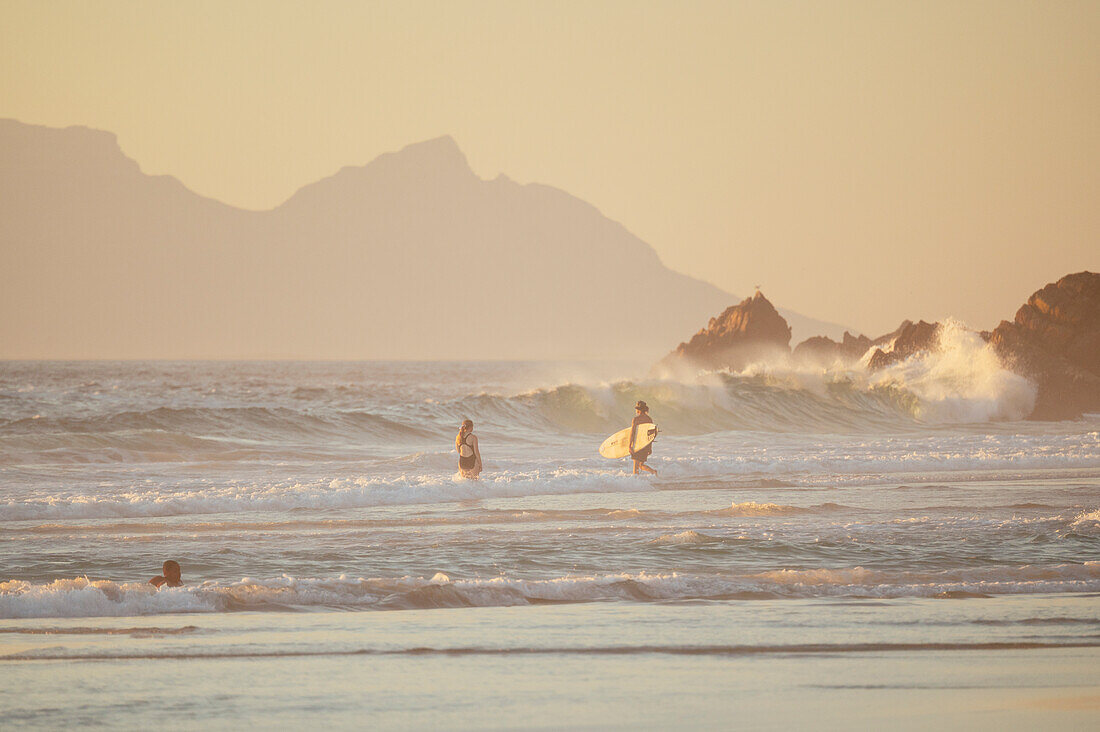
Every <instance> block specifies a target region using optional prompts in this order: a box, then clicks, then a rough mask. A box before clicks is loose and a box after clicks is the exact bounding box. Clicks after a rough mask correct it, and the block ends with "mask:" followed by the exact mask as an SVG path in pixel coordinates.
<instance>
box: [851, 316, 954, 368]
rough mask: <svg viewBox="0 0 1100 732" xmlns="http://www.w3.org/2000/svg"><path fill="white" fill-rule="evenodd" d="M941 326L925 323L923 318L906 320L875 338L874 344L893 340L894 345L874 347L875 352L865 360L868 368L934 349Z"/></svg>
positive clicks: (885, 364)
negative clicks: (885, 349)
mask: <svg viewBox="0 0 1100 732" xmlns="http://www.w3.org/2000/svg"><path fill="white" fill-rule="evenodd" d="M941 327H942V326H941V325H940V324H939V323H926V322H924V321H923V320H922V321H920V322H919V323H913V322H911V321H908V320H907V321H905V322H904V323H902V324H901V327H899V328H898V329H897V330H896V331H894V332H893V333H890V334H888V335H885V336H882V337H880V338H876V339H875V344H876V345H880V344H881V345H885V344H886V343H888V342H889V341H890V340H893V341H894V347H893V349H891V350H889V351H883V350H882V349H881V348H877V349H875V352H874V353H873V354H871V359H870V361H868V362H867V368H868V370H870V371H877V370H879V369H881V368H884V367H886V366H889V365H890V364H893V363H897V362H898V361H904V360H905V359H907V358H909V357H910V356H915V355H916V354H918V353H928V352H931V351H934V350H936V349H937V348H939V340H940V328H941Z"/></svg>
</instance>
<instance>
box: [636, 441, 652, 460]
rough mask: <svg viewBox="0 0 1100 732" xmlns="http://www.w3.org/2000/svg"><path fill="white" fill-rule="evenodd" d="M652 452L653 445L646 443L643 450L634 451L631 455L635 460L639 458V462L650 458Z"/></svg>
mask: <svg viewBox="0 0 1100 732" xmlns="http://www.w3.org/2000/svg"><path fill="white" fill-rule="evenodd" d="M652 453H653V445H646V446H645V447H643V448H642V449H641V450H638V451H637V452H635V453H632V454H631V455H630V457H631V458H632V459H634V460H637V461H638V462H639V463H644V462H645V461H646V458H648V457H649V456H650V455H651V454H652Z"/></svg>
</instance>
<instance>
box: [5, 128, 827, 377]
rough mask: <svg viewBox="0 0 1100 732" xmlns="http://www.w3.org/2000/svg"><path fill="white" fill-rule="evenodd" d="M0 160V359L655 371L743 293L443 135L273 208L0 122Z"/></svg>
mask: <svg viewBox="0 0 1100 732" xmlns="http://www.w3.org/2000/svg"><path fill="white" fill-rule="evenodd" d="M0 166H2V168H0V314H2V317H0V358H120V359H121V358H167V359H183V358H212V359H249V358H303V359H435V358H447V359H507V358H516V359H578V358H624V359H627V358H638V359H650V358H653V357H655V356H656V355H659V354H660V353H662V352H664V351H667V349H668V348H669V347H670V345H672V344H675V343H676V342H677V341H678V339H679V335H680V334H681V333H682V332H684V331H685V330H688V329H693V328H695V327H697V324H698V323H699V322H701V321H704V320H705V319H706V318H707V317H709V315H710V314H711V313H712V312H715V311H718V310H721V309H723V308H724V307H726V306H727V305H729V304H730V303H732V302H735V301H736V300H737V298H735V297H734V296H733V295H730V294H727V293H725V292H723V291H721V290H719V289H718V288H716V287H714V286H712V285H710V284H707V283H705V282H702V281H699V280H696V279H693V278H691V277H688V276H686V275H682V274H679V273H677V272H673V271H672V270H669V269H668V268H666V267H664V265H663V264H661V261H660V259H659V257H658V256H657V254H656V252H655V251H654V250H653V249H652V248H651V247H650V246H649V245H648V244H646V243H645V242H643V241H642V240H640V239H638V238H637V237H636V236H634V235H632V234H631V233H630V232H629V231H627V230H626V229H625V228H624V227H623V226H622V225H621V224H619V223H617V222H615V221H612V220H610V219H608V218H607V217H605V216H603V214H601V213H600V212H599V211H598V210H597V209H596V208H595V207H593V206H591V205H590V204H588V203H585V202H584V201H582V200H580V199H578V198H575V197H574V196H571V195H569V194H567V193H565V192H563V191H561V190H558V189H555V188H552V187H550V186H544V185H539V184H527V185H521V184H518V183H516V182H514V181H512V180H510V179H508V178H507V177H506V176H503V175H501V176H498V177H497V178H495V179H493V180H483V179H481V178H479V177H477V176H476V175H475V174H474V172H473V171H472V170H471V169H470V167H469V165H468V163H467V161H466V158H465V156H464V155H463V154H462V152H461V150H460V149H459V148H458V145H457V144H456V143H455V142H454V140H453V139H451V138H449V137H442V138H437V139H435V140H429V141H426V142H421V143H417V144H413V145H409V146H408V147H406V148H404V149H402V150H401V151H398V152H394V153H387V154H384V155H381V156H379V157H378V158H376V159H375V160H373V161H371V162H370V163H367V164H366V165H363V166H349V167H345V168H343V169H341V170H340V171H338V172H337V173H335V174H334V175H332V176H329V177H328V178H324V179H322V180H319V181H316V182H314V183H311V184H308V185H306V186H304V187H302V188H301V189H300V190H298V191H297V192H296V193H295V194H294V195H292V196H291V197H290V198H288V199H287V200H286V201H284V202H283V203H282V204H280V205H279V206H277V207H275V208H273V209H271V210H268V211H246V210H243V209H239V208H235V207H233V206H229V205H227V204H224V203H221V202H219V201H216V200H213V199H210V198H205V197H203V196H200V195H198V194H196V193H194V192H192V191H190V190H189V189H187V188H186V187H185V186H184V185H183V184H182V183H180V182H179V181H178V180H176V179H175V178H172V177H171V176H150V175H146V174H144V173H142V172H141V169H140V167H139V166H138V164H137V163H136V162H135V161H134V160H132V159H130V158H128V157H126V156H125V155H124V154H123V153H122V151H121V149H120V148H119V146H118V142H117V139H116V138H115V136H114V135H113V134H111V133H108V132H102V131H98V130H92V129H89V128H84V127H69V128H64V129H58V128H47V127H41V126H35V125H27V124H23V123H21V122H18V121H15V120H0ZM643 296H644V297H643ZM644 300H648V302H650V303H652V307H651V308H648V309H646V310H645V315H644V317H639V316H638V315H637V303H639V302H640V301H644ZM781 312H782V313H783V314H784V316H785V317H786V318H787V320H788V321H789V322H790V323H791V325H792V328H793V329H794V331H795V333H796V338H798V337H805V336H808V335H814V334H824V335H833V336H839V334H840V332H841V331H842V330H843V328H842V327H840V326H836V325H834V324H830V323H823V322H821V321H815V320H812V319H810V318H806V317H805V316H801V315H798V314H796V313H790V312H789V311H783V310H781Z"/></svg>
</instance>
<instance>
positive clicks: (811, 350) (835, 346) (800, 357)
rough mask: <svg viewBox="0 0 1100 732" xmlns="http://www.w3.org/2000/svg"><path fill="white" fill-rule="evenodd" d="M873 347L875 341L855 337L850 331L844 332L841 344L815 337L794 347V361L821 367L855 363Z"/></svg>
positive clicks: (825, 338)
mask: <svg viewBox="0 0 1100 732" xmlns="http://www.w3.org/2000/svg"><path fill="white" fill-rule="evenodd" d="M872 345H874V341H872V340H871V339H870V338H868V337H867V336H865V335H862V334H861V335H858V336H854V335H852V334H851V333H849V332H848V331H844V338H843V339H842V340H841V341H840V342H839V343H838V342H836V341H834V340H833V339H832V338H829V337H828V336H814V337H813V338H807V339H806V340H804V341H802V342H801V343H799V344H798V345H797V346H795V347H794V359H795V360H796V361H798V362H800V363H808V364H819V365H829V364H834V363H837V362H840V363H845V362H854V361H858V360H859V359H861V358H862V357H863V354H865V353H867V349H869V348H870V347H871V346H872Z"/></svg>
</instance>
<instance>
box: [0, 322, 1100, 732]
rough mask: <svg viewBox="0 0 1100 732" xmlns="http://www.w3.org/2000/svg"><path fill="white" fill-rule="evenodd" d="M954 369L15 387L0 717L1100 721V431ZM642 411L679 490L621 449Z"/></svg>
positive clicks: (216, 371) (122, 377) (285, 367)
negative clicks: (644, 471)
mask: <svg viewBox="0 0 1100 732" xmlns="http://www.w3.org/2000/svg"><path fill="white" fill-rule="evenodd" d="M957 338H958V342H957V343H955V344H954V346H953V347H952V348H949V349H947V351H946V352H945V353H944V354H941V355H940V356H938V357H937V358H935V359H925V360H923V361H921V360H917V361H910V362H906V363H903V364H899V365H897V366H896V367H892V368H891V369H887V370H886V371H884V372H879V373H877V374H875V375H873V376H869V375H867V374H866V372H864V371H862V370H861V369H855V370H845V369H843V368H839V367H838V368H835V369H828V368H826V369H807V368H794V367H792V366H791V365H790V364H771V365H758V366H754V367H753V368H750V369H748V370H746V371H745V372H742V373H726V372H719V373H701V374H694V375H686V376H685V375H680V376H679V377H678V378H676V379H670V378H652V377H647V376H644V374H646V368H645V367H644V366H638V365H632V364H607V363H601V364H557V363H323V364H316V363H281V362H268V363H163V362H155V363H154V362H150V363H105V362H95V363H30V362H9V363H4V364H0V670H2V671H0V676H2V678H3V679H4V681H3V682H2V683H0V705H2V707H3V709H4V710H5V712H4V716H3V717H2V718H3V719H4V721H5V722H6V723H12V724H20V725H29V726H39V727H45V728H50V727H57V726H61V725H68V724H73V723H80V724H96V725H109V726H119V727H138V726H149V725H152V724H165V725H168V726H177V727H187V726H195V727H199V726H211V725H214V726H233V725H235V724H239V723H241V722H242V721H246V720H247V721H250V722H253V723H256V724H266V725H272V726H289V725H293V724H309V723H319V722H324V723H327V724H330V725H336V726H345V727H353V726H363V725H364V724H367V723H373V724H379V725H383V726H391V727H392V726H409V727H447V728H452V727H453V728H461V727H486V726H490V727H492V726H497V727H560V726H595V727H614V726H647V727H665V726H672V725H681V724H684V723H686V722H694V723H698V724H700V725H701V726H706V727H714V728H718V727H729V726H733V725H750V726H763V727H780V726H790V725H791V724H802V725H807V724H812V725H814V726H823V725H824V726H834V727H843V726H849V725H851V724H853V723H854V724H857V725H861V726H870V725H886V724H889V725H892V726H903V727H912V728H917V727H922V726H926V725H930V724H944V723H947V724H949V725H952V726H964V725H966V726H979V727H982V726H987V727H997V726H1001V725H1003V724H1004V723H1006V722H1008V723H1017V724H1040V723H1049V722H1050V721H1051V720H1054V722H1055V723H1056V724H1063V725H1065V726H1072V725H1089V724H1092V723H1095V722H1096V721H1097V720H1098V715H1100V688H1098V687H1100V418H1097V417H1095V416H1086V417H1084V418H1082V419H1079V420H1074V421H1066V422H1053V423H1038V422H1027V421H1023V419H1022V418H1023V417H1024V416H1026V414H1027V412H1028V411H1029V410H1030V406H1031V404H1032V403H1033V401H1034V397H1035V392H1034V387H1033V386H1032V385H1030V384H1028V383H1027V382H1026V381H1025V380H1023V379H1021V378H1020V377H1017V376H1015V375H1013V374H1011V373H1009V372H1007V371H1004V370H1003V369H1001V368H1000V367H999V364H997V363H996V362H995V359H994V360H990V358H989V353H988V352H987V351H985V350H984V349H983V347H982V346H981V345H980V344H978V343H976V342H973V341H969V340H967V337H966V336H965V334H961V335H957ZM638 399H644V400H646V401H647V402H648V403H649V404H650V406H651V415H652V417H653V419H654V421H655V422H657V423H658V425H660V427H661V430H662V431H661V433H660V435H659V437H658V439H657V442H656V444H655V449H654V454H653V457H652V458H651V459H650V463H649V464H650V465H652V466H653V467H654V468H656V469H657V470H658V471H659V475H658V476H657V477H652V476H645V477H635V476H632V475H631V474H630V470H629V465H628V464H627V463H626V462H625V461H609V460H605V459H603V458H601V457H600V456H599V455H598V453H597V448H598V446H599V444H600V442H601V441H602V440H603V438H604V437H606V436H607V435H608V434H610V433H612V432H614V431H616V430H618V429H621V428H622V427H623V426H624V425H626V424H628V423H629V420H630V418H631V417H632V415H633V404H634V402H635V401H636V400H638ZM465 418H470V419H472V420H474V423H475V433H476V434H477V435H478V436H479V438H480V444H481V449H482V453H483V458H484V465H485V473H484V474H483V477H482V479H481V480H479V481H465V480H462V479H461V477H460V476H458V475H456V468H457V465H456V464H457V454H456V453H455V452H454V436H455V434H456V433H457V430H458V427H459V424H460V423H461V421H462V420H463V419H465ZM165 559H175V560H177V561H179V562H180V564H181V565H182V567H183V576H184V580H185V585H184V586H183V587H181V588H175V589H173V588H162V589H160V590H157V589H155V588H153V587H152V586H150V585H148V584H147V582H148V579H149V578H150V577H152V576H153V575H156V574H159V573H160V565H161V563H162V562H163V561H164V560H165Z"/></svg>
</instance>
